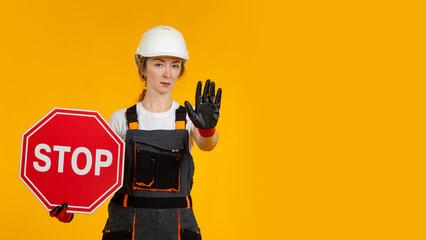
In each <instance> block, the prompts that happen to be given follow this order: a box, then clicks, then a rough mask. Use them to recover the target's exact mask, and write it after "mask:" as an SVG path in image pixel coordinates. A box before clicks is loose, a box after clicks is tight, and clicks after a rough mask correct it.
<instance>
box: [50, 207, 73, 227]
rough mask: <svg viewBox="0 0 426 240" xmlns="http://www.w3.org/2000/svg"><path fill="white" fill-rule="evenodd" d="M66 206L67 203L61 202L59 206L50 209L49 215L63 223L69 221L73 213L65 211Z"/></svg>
mask: <svg viewBox="0 0 426 240" xmlns="http://www.w3.org/2000/svg"><path fill="white" fill-rule="evenodd" d="M67 208H68V204H67V203H63V204H62V205H61V206H57V207H55V208H54V209H53V210H52V211H50V216H51V217H56V218H57V219H58V220H59V221H61V222H63V223H69V222H71V220H72V219H73V218H74V213H67Z"/></svg>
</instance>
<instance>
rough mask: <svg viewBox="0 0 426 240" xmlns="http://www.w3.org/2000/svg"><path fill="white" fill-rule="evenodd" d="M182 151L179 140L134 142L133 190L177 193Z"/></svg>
mask: <svg viewBox="0 0 426 240" xmlns="http://www.w3.org/2000/svg"><path fill="white" fill-rule="evenodd" d="M183 151H184V146H183V142H182V139H179V138H176V139H173V138H172V139H149V140H141V139H138V140H136V141H135V142H134V180H133V188H134V189H139V190H151V191H171V192H178V191H179V190H180V173H181V162H182V153H183Z"/></svg>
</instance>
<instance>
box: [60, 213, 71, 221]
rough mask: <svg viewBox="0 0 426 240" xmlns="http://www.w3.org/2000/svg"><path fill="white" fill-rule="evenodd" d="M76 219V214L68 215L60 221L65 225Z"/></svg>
mask: <svg viewBox="0 0 426 240" xmlns="http://www.w3.org/2000/svg"><path fill="white" fill-rule="evenodd" d="M73 218H74V213H67V214H66V215H65V216H64V217H63V218H62V219H59V221H61V222H63V223H69V222H71V220H72V219H73Z"/></svg>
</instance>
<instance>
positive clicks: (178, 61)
mask: <svg viewBox="0 0 426 240" xmlns="http://www.w3.org/2000/svg"><path fill="white" fill-rule="evenodd" d="M155 60H158V61H162V62H166V61H164V60H163V59H161V58H154V61H155ZM176 62H177V63H180V60H176V61H173V62H172V63H176Z"/></svg>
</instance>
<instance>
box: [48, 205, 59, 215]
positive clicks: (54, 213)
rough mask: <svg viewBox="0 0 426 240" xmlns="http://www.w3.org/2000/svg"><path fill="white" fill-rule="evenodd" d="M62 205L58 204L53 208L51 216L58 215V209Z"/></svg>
mask: <svg viewBox="0 0 426 240" xmlns="http://www.w3.org/2000/svg"><path fill="white" fill-rule="evenodd" d="M60 207H61V206H57V207H55V208H54V209H53V210H51V211H50V216H51V217H54V216H56V215H58V209H59V208H60Z"/></svg>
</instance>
